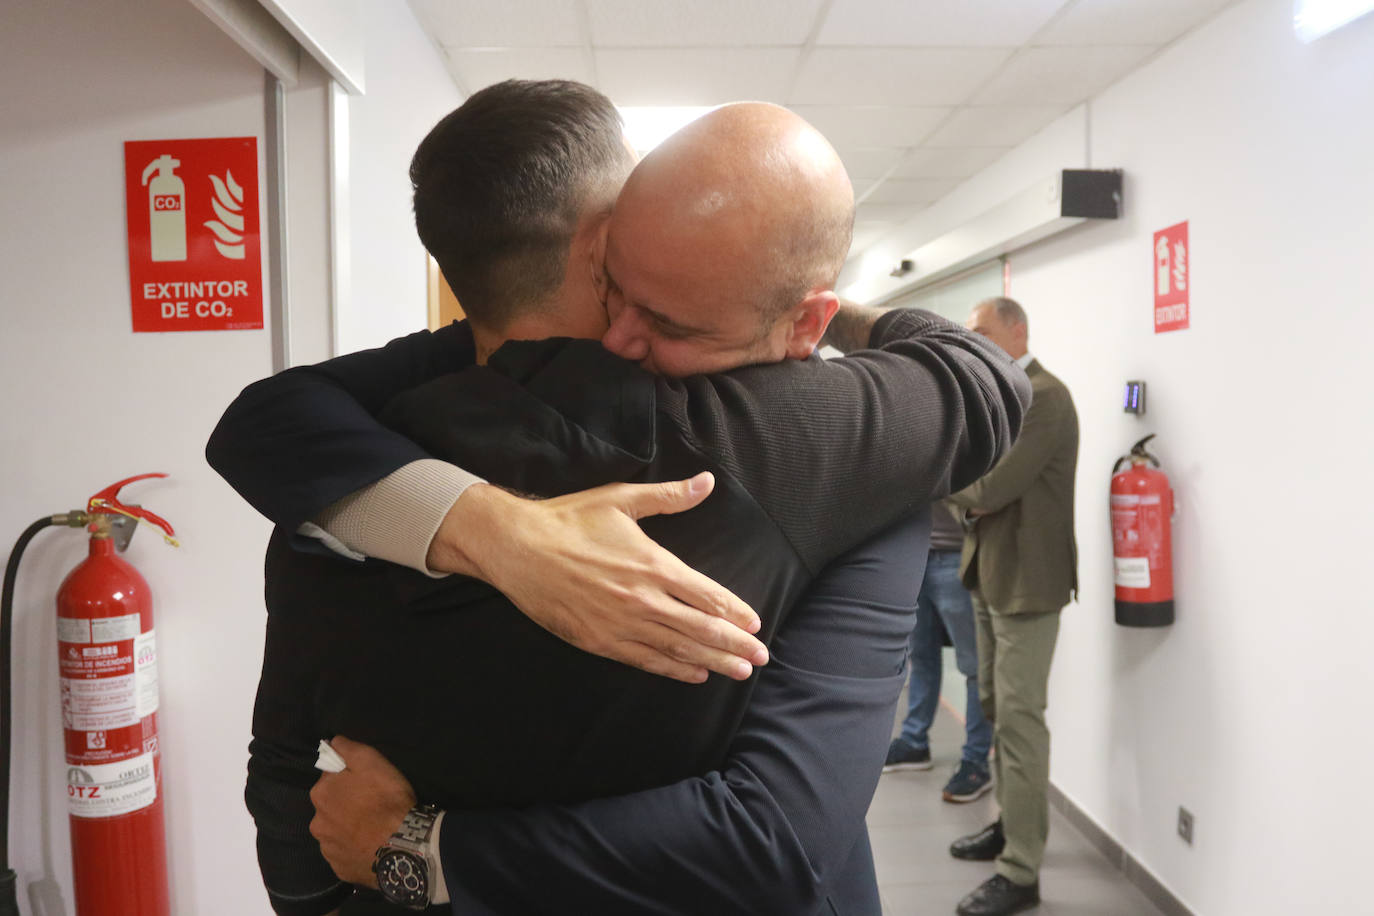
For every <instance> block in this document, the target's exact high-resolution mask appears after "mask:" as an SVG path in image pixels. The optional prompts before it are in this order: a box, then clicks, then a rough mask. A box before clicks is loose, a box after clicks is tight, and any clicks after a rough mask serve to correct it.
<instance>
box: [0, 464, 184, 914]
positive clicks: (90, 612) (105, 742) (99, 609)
mask: <svg viewBox="0 0 1374 916" xmlns="http://www.w3.org/2000/svg"><path fill="white" fill-rule="evenodd" d="M166 476H167V475H166V474H140V475H138V476H137V477H130V478H128V479H127V480H121V481H119V482H118V483H116V484H112V485H111V486H109V487H106V488H105V489H103V490H101V491H100V492H99V493H97V494H95V495H94V496H92V497H91V498H90V500H89V501H88V503H87V505H86V509H85V511H80V510H78V511H75V512H68V513H64V514H60V515H53V516H50V517H47V518H44V519H40V520H39V521H37V522H35V523H34V524H33V525H31V526H30V527H29V529H28V530H27V531H25V532H24V534H23V535H22V536H21V537H20V539H19V542H18V544H16V545H15V551H14V553H12V554H11V557H10V562H9V566H8V567H7V568H6V571H5V573H6V575H5V588H4V624H3V628H2V629H3V631H4V637H5V638H4V640H3V641H4V643H5V650H6V653H5V655H6V657H5V658H4V660H3V661H4V662H5V666H6V684H5V685H4V686H5V688H6V689H5V698H4V699H5V702H4V704H3V706H4V709H3V712H4V720H5V722H4V728H3V730H2V731H3V733H4V734H3V738H4V744H5V748H4V751H5V755H4V756H5V761H4V763H5V773H4V777H5V778H4V785H5V790H6V802H7V801H8V784H9V708H8V701H9V690H8V687H9V685H8V676H9V674H10V671H9V662H10V659H9V657H8V650H9V638H8V637H9V628H10V625H11V623H12V614H11V611H12V606H11V605H12V600H13V593H14V579H15V573H16V570H17V567H18V563H19V556H20V555H21V554H22V553H23V549H24V547H25V546H26V545H27V543H28V541H29V539H31V538H32V537H33V535H34V534H37V533H38V531H39V530H41V529H42V528H43V527H46V526H48V525H66V526H69V527H85V528H86V529H87V530H88V531H89V532H90V535H91V537H90V548H89V552H88V555H87V557H86V559H85V560H83V561H82V562H81V563H80V564H79V565H78V566H77V567H76V568H75V569H73V570H72V571H71V572H70V573H69V574H68V575H67V577H66V579H64V580H63V582H62V585H61V587H60V588H59V589H58V592H57V651H58V664H59V671H60V674H61V702H62V720H63V722H62V724H63V733H64V743H65V745H66V763H65V767H64V769H65V777H66V785H67V810H68V815H69V818H68V819H69V821H70V826H71V841H72V873H73V877H74V879H75V880H74V885H75V893H76V913H77V916H170V914H171V902H170V895H169V892H168V884H167V839H166V827H165V825H164V822H163V814H162V755H161V748H160V747H159V745H158V733H157V708H158V688H157V646H156V643H155V641H154V636H153V601H152V593H151V591H150V590H149V588H148V583H147V581H146V580H145V579H144V578H143V576H142V575H140V574H139V572H138V570H136V569H134V567H133V566H132V565H130V564H129V563H128V562H126V561H125V560H123V559H121V558H120V557H119V556H117V555H116V550H120V551H122V550H123V549H124V548H125V547H127V546H128V543H129V539H130V538H131V537H132V536H133V530H134V525H135V523H137V522H139V521H144V522H149V523H151V524H153V525H156V526H157V527H159V528H161V529H162V530H163V531H164V532H165V534H164V538H165V539H166V540H167V541H168V543H170V544H172V545H173V546H176V540H175V539H174V538H173V536H172V535H173V531H172V526H171V525H170V524H168V523H167V521H166V520H164V519H162V518H160V517H158V516H157V515H155V514H153V513H152V512H149V511H148V510H146V509H143V508H140V507H138V506H130V505H125V504H123V503H121V502H120V501H119V491H120V488H122V487H124V486H125V485H126V484H130V483H133V482H134V481H137V480H144V479H146V478H149V477H166ZM6 807H7V805H6ZM4 865H5V869H4V870H5V872H6V873H7V874H6V878H7V879H8V883H10V884H11V886H12V882H13V877H12V876H13V872H10V871H9V870H8V862H6V863H4Z"/></svg>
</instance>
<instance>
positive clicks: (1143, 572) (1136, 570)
mask: <svg viewBox="0 0 1374 916" xmlns="http://www.w3.org/2000/svg"><path fill="white" fill-rule="evenodd" d="M1113 559H1114V560H1115V561H1116V584H1117V585H1119V586H1121V587H1122V588H1149V587H1150V560H1149V558H1148V557H1113Z"/></svg>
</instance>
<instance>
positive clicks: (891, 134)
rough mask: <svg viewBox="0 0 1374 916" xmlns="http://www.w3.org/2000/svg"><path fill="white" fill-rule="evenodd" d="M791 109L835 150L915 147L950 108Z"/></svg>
mask: <svg viewBox="0 0 1374 916" xmlns="http://www.w3.org/2000/svg"><path fill="white" fill-rule="evenodd" d="M792 110H793V111H795V112H796V113H797V114H799V115H801V116H802V117H803V118H805V119H806V120H808V121H810V122H811V124H812V125H813V126H814V127H815V128H816V129H817V130H819V131H820V132H821V133H823V134H825V138H826V139H827V140H829V141H830V144H831V145H832V146H834V147H836V148H838V149H864V148H868V149H872V148H877V147H884V146H891V147H906V146H916V145H917V144H919V143H920V142H921V141H922V140H924V139H925V138H926V137H928V136H930V132H931V131H932V130H934V129H935V128H936V126H937V125H939V123H940V122H941V121H943V120H944V119H945V118H947V117H948V116H949V113H950V111H951V110H952V109H949V108H901V107H898V108H894V107H881V108H880V107H875V106H858V105H853V106H850V105H829V106H825V105H797V106H794V107H793V108H792Z"/></svg>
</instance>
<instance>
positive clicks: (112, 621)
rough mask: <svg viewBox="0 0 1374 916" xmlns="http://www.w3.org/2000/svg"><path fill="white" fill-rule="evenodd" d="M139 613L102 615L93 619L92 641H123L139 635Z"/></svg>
mask: <svg viewBox="0 0 1374 916" xmlns="http://www.w3.org/2000/svg"><path fill="white" fill-rule="evenodd" d="M140 626H141V624H140V623H139V619H138V615H137V614H125V615H124V616H123V617H100V618H97V619H95V620H92V621H91V642H122V641H123V640H126V639H133V638H134V637H136V636H138V631H139V627H140Z"/></svg>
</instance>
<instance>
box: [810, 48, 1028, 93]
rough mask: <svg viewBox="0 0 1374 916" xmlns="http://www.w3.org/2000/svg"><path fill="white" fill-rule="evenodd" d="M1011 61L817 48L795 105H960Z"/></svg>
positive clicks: (1002, 52)
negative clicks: (1000, 67)
mask: <svg viewBox="0 0 1374 916" xmlns="http://www.w3.org/2000/svg"><path fill="white" fill-rule="evenodd" d="M1010 55H1011V51H1010V50H1009V49H1005V48H816V49H815V50H814V51H812V53H811V54H810V56H809V57H808V58H807V60H806V62H805V64H804V66H803V67H802V70H801V73H800V75H799V76H798V78H797V84H796V87H795V88H794V89H793V91H792V97H791V98H790V99H789V101H790V102H791V103H792V104H794V105H846V104H853V103H854V102H857V101H862V102H863V103H864V104H868V105H957V104H960V103H962V102H964V101H966V100H967V98H968V96H969V94H970V93H971V92H973V91H974V90H975V89H977V88H978V87H979V86H981V85H982V84H983V83H984V82H985V81H986V80H987V78H988V77H989V76H991V75H992V74H993V73H994V72H995V71H996V70H997V68H998V67H999V66H1001V65H1002V63H1004V62H1005V61H1006V59H1007V58H1008V57H1009V56H1010Z"/></svg>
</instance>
